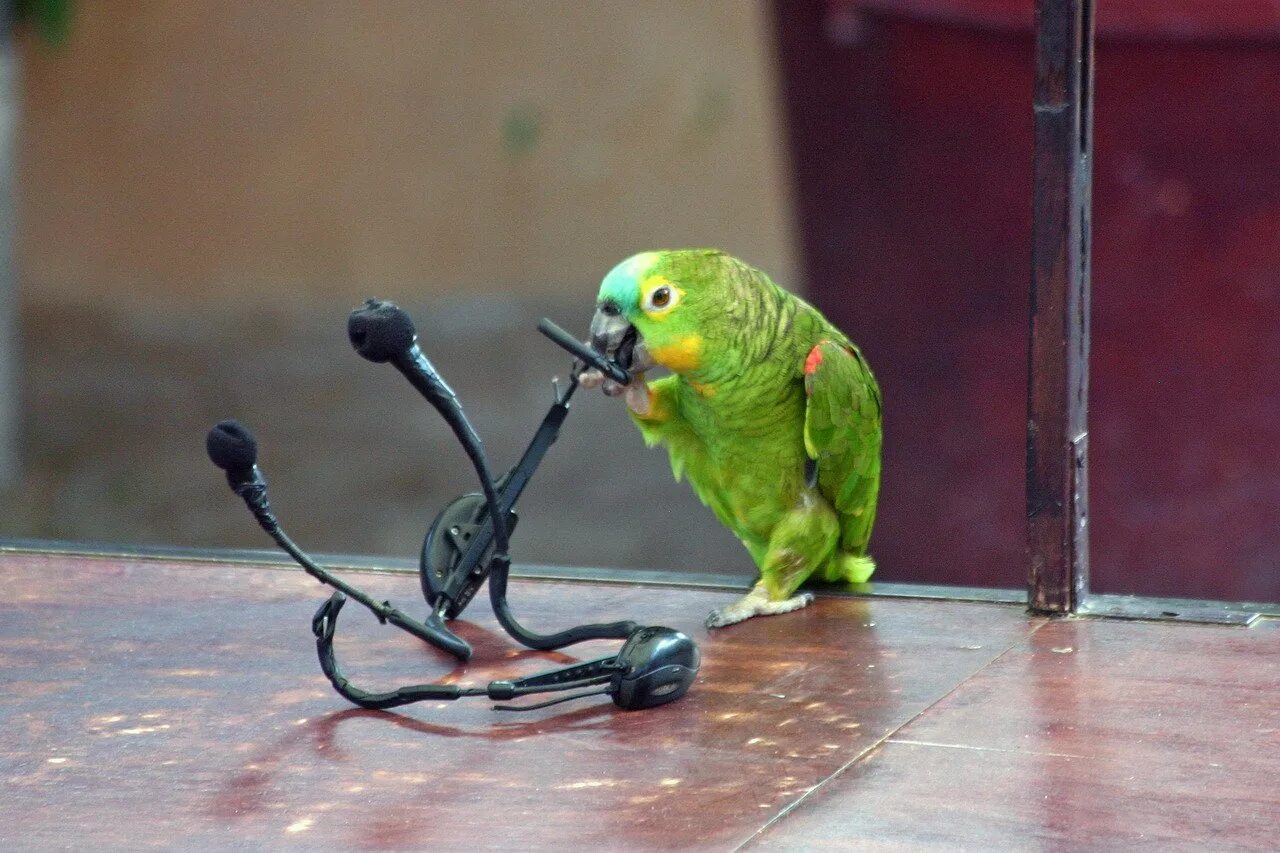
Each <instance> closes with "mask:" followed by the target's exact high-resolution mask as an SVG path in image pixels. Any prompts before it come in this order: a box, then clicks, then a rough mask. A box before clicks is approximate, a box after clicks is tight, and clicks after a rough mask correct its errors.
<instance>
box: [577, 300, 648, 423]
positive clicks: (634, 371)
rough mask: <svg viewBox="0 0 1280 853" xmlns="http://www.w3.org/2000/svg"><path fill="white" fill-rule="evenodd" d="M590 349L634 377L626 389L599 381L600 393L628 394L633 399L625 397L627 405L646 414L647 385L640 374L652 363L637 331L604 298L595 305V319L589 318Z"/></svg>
mask: <svg viewBox="0 0 1280 853" xmlns="http://www.w3.org/2000/svg"><path fill="white" fill-rule="evenodd" d="M591 348H592V349H593V350H595V351H596V352H598V353H600V354H601V355H603V356H605V357H606V358H609V359H612V360H613V361H615V362H617V363H618V365H619V366H621V367H622V368H623V369H624V370H627V371H630V373H631V375H632V377H634V379H633V381H632V383H631V384H630V385H627V386H624V385H619V384H618V383H616V382H614V381H613V380H612V379H603V381H602V384H601V390H603V391H604V393H605V394H608V395H609V396H610V397H618V396H621V395H622V394H625V393H628V392H630V394H631V395H633V396H634V397H635V400H634V401H633V400H632V399H631V397H630V396H629V397H628V405H631V406H632V408H633V409H636V411H638V412H640V413H641V414H645V413H647V409H648V386H646V385H645V382H644V371H646V370H648V369H649V368H651V367H653V366H654V364H655V362H654V360H653V359H652V358H651V357H650V356H649V350H648V349H647V348H646V347H645V345H644V338H643V337H642V336H641V335H640V330H639V329H637V328H636V327H635V326H633V325H632V324H631V323H630V322H629V321H628V320H627V318H626V317H625V316H624V315H623V313H622V310H621V309H620V308H619V307H618V304H617V303H616V302H613V301H612V300H608V299H606V300H604V301H603V302H601V303H600V304H599V305H597V306H596V313H595V316H593V317H592V318H591Z"/></svg>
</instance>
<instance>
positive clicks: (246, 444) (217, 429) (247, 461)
mask: <svg viewBox="0 0 1280 853" xmlns="http://www.w3.org/2000/svg"><path fill="white" fill-rule="evenodd" d="M204 447H205V450H207V451H208V452H209V458H210V459H211V460H213V464H214V465H217V466H218V467H219V468H221V469H222V470H223V471H248V470H249V469H250V468H252V467H253V466H254V465H256V464H257V462H258V440H257V439H256V438H254V437H253V433H251V432H249V430H247V429H245V427H244V425H243V424H242V423H240V422H239V421H232V420H228V421H218V422H217V423H216V424H214V425H213V429H211V430H209V435H208V436H206V437H205V440H204Z"/></svg>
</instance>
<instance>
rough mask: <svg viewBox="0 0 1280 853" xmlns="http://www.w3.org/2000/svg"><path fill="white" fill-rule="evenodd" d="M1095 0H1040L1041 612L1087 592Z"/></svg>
mask: <svg viewBox="0 0 1280 853" xmlns="http://www.w3.org/2000/svg"><path fill="white" fill-rule="evenodd" d="M1093 10H1094V3H1093V0H1036V13H1035V22H1036V69H1035V102H1034V107H1035V155H1034V156H1035V163H1034V181H1035V185H1034V208H1033V213H1032V228H1031V230H1032V237H1031V240H1032V243H1031V267H1032V270H1031V312H1030V314H1031V316H1030V347H1029V358H1028V362H1029V366H1028V393H1027V544H1028V549H1029V554H1030V566H1029V571H1028V578H1027V585H1028V597H1029V604H1030V607H1031V609H1032V610H1035V611H1039V612H1046V613H1070V612H1073V611H1074V610H1075V609H1076V608H1077V607H1078V606H1079V605H1080V603H1081V600H1082V599H1083V597H1084V595H1085V594H1086V592H1087V590H1088V580H1089V541H1088V527H1087V524H1088V489H1087V485H1088V479H1087V468H1088V431H1087V425H1086V413H1087V410H1088V397H1089V250H1090V242H1089V241H1090V233H1089V212H1090V194H1091V193H1090V188H1091V181H1092V155H1093V133H1092V124H1093Z"/></svg>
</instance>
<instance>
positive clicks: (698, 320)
mask: <svg viewBox="0 0 1280 853" xmlns="http://www.w3.org/2000/svg"><path fill="white" fill-rule="evenodd" d="M735 265H737V266H744V267H745V265H743V264H742V263H741V262H740V261H736V260H734V259H733V258H731V257H730V256H729V255H726V254H724V253H723V252H718V251H715V250H712V249H680V250H673V251H661V252H641V253H640V254H638V255H632V256H631V257H630V258H627V259H626V260H625V261H623V262H622V263H620V264H618V265H617V266H616V267H614V268H613V269H612V270H610V271H609V274H608V275H606V276H605V277H604V281H603V282H602V283H601V285H600V294H599V296H598V297H597V299H596V312H595V316H594V317H592V320H591V346H592V347H593V348H594V349H595V350H596V351H597V352H601V353H603V354H605V355H607V356H609V357H610V358H613V359H616V360H617V361H618V363H619V364H621V365H622V366H623V367H625V368H627V369H628V370H631V371H633V372H637V373H643V372H644V371H645V370H648V369H649V368H651V367H653V366H655V365H658V366H661V367H665V368H667V369H668V370H670V371H671V372H673V373H677V374H682V375H687V374H690V373H693V372H695V371H697V370H698V369H699V368H702V367H704V366H705V364H706V361H707V358H708V357H709V355H710V354H711V353H712V352H714V351H715V346H714V345H715V343H716V342H715V341H714V340H711V339H709V338H711V337H714V332H715V324H714V323H708V322H707V318H709V317H715V316H717V315H719V314H721V313H723V309H724V307H725V305H726V301H725V300H726V299H727V298H730V294H729V292H728V291H729V285H728V282H729V281H730V280H732V276H731V275H725V273H727V272H731V268H732V267H734V266H735Z"/></svg>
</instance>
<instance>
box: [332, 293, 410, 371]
mask: <svg viewBox="0 0 1280 853" xmlns="http://www.w3.org/2000/svg"><path fill="white" fill-rule="evenodd" d="M417 336H418V332H417V330H416V329H414V327H413V320H412V319H410V317H409V315H408V313H407V312H405V310H404V309H403V308H401V307H400V306H399V305H396V304H395V303H394V302H387V301H386V300H383V299H370V300H368V301H366V302H365V303H364V304H363V305H361V306H360V307H359V308H357V309H355V310H354V311H352V312H351V313H350V314H349V315H348V316H347V337H348V338H350V339H351V346H353V347H355V350H356V352H357V353H359V354H360V355H361V356H363V357H364V358H367V359H369V361H373V362H377V363H379V364H381V363H383V362H387V361H391V360H392V359H395V358H399V357H401V356H403V355H405V353H407V352H408V351H409V349H410V347H412V346H413V344H414V341H415V340H416V339H417Z"/></svg>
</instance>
